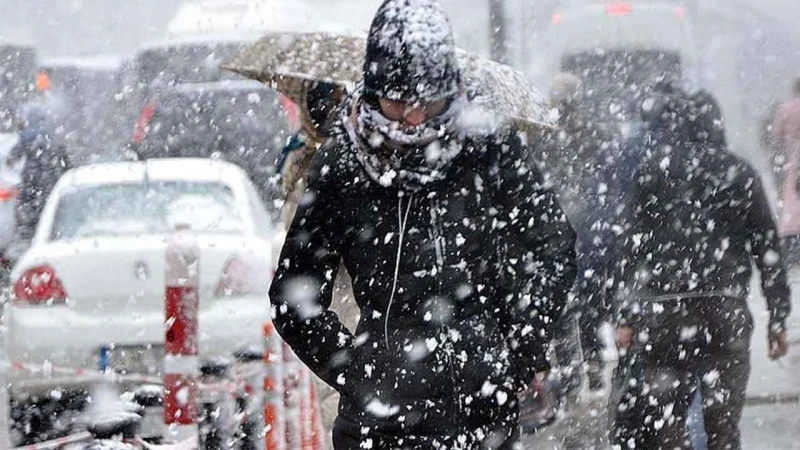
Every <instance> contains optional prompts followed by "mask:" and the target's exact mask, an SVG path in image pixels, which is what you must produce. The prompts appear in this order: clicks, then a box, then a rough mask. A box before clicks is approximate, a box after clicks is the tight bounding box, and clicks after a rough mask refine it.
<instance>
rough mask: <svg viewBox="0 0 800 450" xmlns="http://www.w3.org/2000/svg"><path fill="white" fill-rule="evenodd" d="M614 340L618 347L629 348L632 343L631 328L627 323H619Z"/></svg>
mask: <svg viewBox="0 0 800 450" xmlns="http://www.w3.org/2000/svg"><path fill="white" fill-rule="evenodd" d="M614 340H615V342H616V343H617V348H618V349H620V350H622V349H625V350H627V349H629V348H630V347H631V345H632V344H633V328H631V327H629V326H628V325H621V326H620V327H619V328H617V335H616V336H615V339H614Z"/></svg>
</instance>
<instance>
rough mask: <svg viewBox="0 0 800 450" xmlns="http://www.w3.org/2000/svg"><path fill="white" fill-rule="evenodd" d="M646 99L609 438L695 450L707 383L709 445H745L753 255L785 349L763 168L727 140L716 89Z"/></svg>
mask: <svg viewBox="0 0 800 450" xmlns="http://www.w3.org/2000/svg"><path fill="white" fill-rule="evenodd" d="M649 106H650V107H648V108H647V109H648V111H649V112H650V114H651V116H650V118H649V130H648V132H647V134H648V146H647V149H646V151H647V155H646V157H645V159H644V161H643V163H642V166H641V167H640V169H639V172H638V176H637V179H636V183H635V187H634V189H633V190H632V192H631V195H630V198H629V200H628V201H627V202H626V207H627V208H628V217H629V222H628V223H626V224H625V225H624V227H625V233H624V236H626V238H625V239H624V242H623V245H622V247H623V250H622V251H621V253H619V254H622V255H626V258H624V259H620V260H618V261H617V264H618V269H619V273H618V274H617V277H618V278H617V279H616V288H617V302H618V304H617V305H618V308H617V312H616V322H617V341H618V346H619V347H620V350H621V354H622V356H621V360H620V364H619V367H618V368H617V371H616V373H615V387H616V390H615V393H614V395H612V400H611V416H612V418H613V420H612V424H613V427H612V441H613V442H614V443H615V444H616V445H618V446H620V448H632V447H631V445H635V448H647V449H659V448H670V449H672V448H691V447H690V445H691V444H690V439H689V436H688V433H687V431H686V416H687V411H688V409H689V407H690V405H691V402H692V399H693V398H694V396H695V393H696V391H697V389H699V390H700V393H701V396H702V398H703V400H704V402H703V417H704V426H705V429H706V433H707V435H708V448H709V449H711V450H714V449H738V448H741V443H740V433H739V429H738V425H739V420H740V418H741V414H742V408H743V406H744V400H745V390H746V387H747V381H748V378H749V375H750V362H749V355H750V337H751V333H752V329H753V324H752V317H751V314H750V311H749V310H748V306H747V297H748V294H749V292H748V291H749V289H748V288H749V285H750V279H751V275H752V265H753V264H755V266H756V267H757V268H758V270H759V271H760V274H761V280H762V284H761V286H762V291H763V294H764V296H765V297H766V301H767V306H768V309H769V313H770V327H769V336H768V338H769V341H770V348H771V350H770V356H771V357H772V358H773V359H777V358H780V357H782V356H784V355H785V354H786V351H787V344H786V332H785V330H786V325H785V321H786V318H787V316H788V315H789V312H790V297H789V287H788V283H787V279H786V273H785V270H784V264H783V256H782V253H781V247H780V243H779V238H778V232H777V229H776V226H775V223H774V221H773V218H772V213H771V211H770V207H769V204H768V202H767V199H766V196H765V193H764V190H763V187H762V184H761V180H760V178H759V176H758V175H757V174H756V172H755V171H754V170H753V169H752V168H751V167H750V166H749V165H748V164H746V163H745V162H744V161H742V160H740V159H739V158H737V157H735V156H734V155H732V154H731V153H729V152H728V151H727V149H726V142H725V136H724V127H723V121H722V115H721V113H720V109H719V106H718V104H717V102H716V101H715V100H714V99H713V97H711V95H710V94H708V93H705V92H700V93H698V94H695V95H692V96H690V95H689V94H686V93H684V92H681V91H679V90H674V88H673V90H672V91H671V92H668V93H667V94H666V95H663V96H661V98H660V100H657V101H655V102H652V104H651V105H649Z"/></svg>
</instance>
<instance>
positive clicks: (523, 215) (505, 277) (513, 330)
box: [495, 136, 576, 387]
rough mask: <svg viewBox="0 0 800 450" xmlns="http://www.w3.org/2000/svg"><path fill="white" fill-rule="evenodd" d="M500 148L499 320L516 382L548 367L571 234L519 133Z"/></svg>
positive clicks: (571, 268)
mask: <svg viewBox="0 0 800 450" xmlns="http://www.w3.org/2000/svg"><path fill="white" fill-rule="evenodd" d="M499 153H500V161H499V163H498V165H499V167H500V168H501V170H500V181H499V183H500V186H501V188H500V190H499V191H500V192H499V193H500V195H501V197H502V199H501V201H500V202H501V203H502V204H504V207H503V211H502V212H501V213H500V216H499V217H497V218H496V220H495V227H499V228H501V229H503V230H505V233H503V234H502V235H503V236H504V237H505V239H504V242H502V243H500V246H501V247H503V248H502V252H501V260H500V262H499V263H500V265H501V269H502V273H501V276H500V284H501V286H500V289H499V293H500V295H501V296H502V297H503V298H502V303H501V305H502V306H501V308H502V314H501V320H502V322H503V326H504V328H505V329H506V340H507V343H508V345H509V348H510V350H511V355H510V357H509V358H510V362H511V366H512V368H513V370H514V371H515V376H516V381H517V382H519V383H520V387H521V386H527V385H529V384H530V382H532V381H533V379H534V377H535V376H536V373H537V372H540V371H544V370H547V369H549V365H548V363H547V358H546V354H547V348H548V346H549V343H550V340H551V339H552V335H553V331H554V328H555V323H556V322H557V321H558V320H559V318H560V316H561V312H562V311H563V309H564V306H565V305H566V301H567V294H568V292H569V291H570V289H571V288H572V284H573V282H574V281H575V275H576V262H575V258H576V256H575V240H576V236H575V231H574V230H573V228H572V226H571V225H570V223H569V221H568V220H567V217H566V215H565V214H564V212H563V211H562V209H561V206H560V205H559V204H558V200H557V199H556V196H555V194H554V193H553V192H552V191H551V190H549V189H546V188H545V187H544V186H543V184H542V176H541V174H540V173H539V171H538V170H537V169H535V167H534V166H533V164H531V163H530V162H529V160H528V158H527V157H526V154H527V149H526V147H525V146H524V145H523V144H522V143H521V141H520V140H519V138H518V137H516V136H515V137H514V138H513V139H511V141H510V143H508V144H504V145H503V147H502V151H500V152H499Z"/></svg>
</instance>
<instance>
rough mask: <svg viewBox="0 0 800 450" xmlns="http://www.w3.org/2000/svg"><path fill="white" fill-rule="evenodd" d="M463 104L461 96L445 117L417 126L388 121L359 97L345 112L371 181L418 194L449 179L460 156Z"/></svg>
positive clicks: (441, 116) (349, 130)
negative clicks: (459, 126) (460, 123)
mask: <svg viewBox="0 0 800 450" xmlns="http://www.w3.org/2000/svg"><path fill="white" fill-rule="evenodd" d="M463 102H464V100H463V99H462V98H461V97H458V98H456V99H455V100H453V101H452V102H451V103H450V105H449V106H448V108H447V110H445V111H444V112H443V113H442V114H440V115H439V116H437V117H433V118H431V119H429V120H428V121H426V122H425V123H423V124H422V125H419V126H417V127H413V128H407V127H402V126H400V124H399V123H397V122H394V121H391V120H389V119H387V118H386V117H385V116H384V115H383V114H381V112H380V111H379V110H378V109H377V108H375V107H374V106H372V105H370V104H369V103H368V102H365V101H364V99H363V98H362V97H361V94H360V93H357V94H356V95H355V96H354V97H353V100H352V104H351V105H350V107H348V108H345V109H344V111H343V113H342V114H343V121H344V124H345V128H346V129H347V133H348V135H349V137H350V139H351V140H352V142H353V144H354V147H355V151H356V157H357V159H358V161H359V162H360V163H361V165H362V166H363V167H364V170H365V171H366V172H367V174H368V175H369V176H370V178H372V180H373V181H375V182H376V183H378V184H380V185H381V186H384V187H397V188H400V189H405V190H411V191H419V190H421V189H424V188H425V187H427V186H429V185H430V184H432V183H435V182H438V181H442V180H444V179H445V178H446V176H447V173H448V171H449V169H450V167H451V166H452V162H453V160H455V159H456V157H457V156H458V155H459V154H460V153H461V149H462V142H461V137H460V135H459V133H458V131H457V119H458V115H459V112H460V111H461V109H462V107H463Z"/></svg>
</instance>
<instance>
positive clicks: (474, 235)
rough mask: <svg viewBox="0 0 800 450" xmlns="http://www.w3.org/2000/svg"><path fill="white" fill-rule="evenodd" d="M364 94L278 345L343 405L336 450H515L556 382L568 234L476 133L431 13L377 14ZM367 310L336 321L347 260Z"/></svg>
mask: <svg viewBox="0 0 800 450" xmlns="http://www.w3.org/2000/svg"><path fill="white" fill-rule="evenodd" d="M364 69H365V81H364V84H363V86H362V88H361V89H360V91H359V92H357V93H356V94H355V95H353V96H352V98H350V99H349V100H348V101H346V102H345V104H344V105H343V107H342V110H341V116H340V119H339V120H338V121H337V123H335V124H334V125H333V130H332V138H331V139H330V140H329V141H328V142H327V143H326V144H325V145H324V146H323V147H322V148H321V149H320V150H319V152H318V154H317V155H316V156H315V158H314V161H313V162H312V166H311V169H310V174H309V186H308V189H307V191H306V194H305V196H304V198H303V200H302V201H301V204H300V207H299V209H298V212H297V214H296V216H295V219H294V222H293V224H292V226H291V228H290V230H289V233H288V237H287V241H286V244H285V246H284V249H283V252H282V255H281V259H280V263H279V268H278V272H277V275H276V278H275V281H274V282H273V285H272V287H271V289H270V299H271V301H272V305H273V308H274V321H275V324H276V326H277V329H278V331H279V333H280V334H281V336H282V337H283V338H284V339H285V340H286V342H287V343H288V344H289V345H290V346H291V348H292V349H293V350H294V351H295V352H296V353H297V355H298V356H299V357H300V358H301V359H302V360H303V362H304V363H305V364H307V365H308V366H309V367H310V368H311V370H313V371H314V372H315V373H316V374H317V375H318V376H319V377H320V378H322V379H323V380H324V381H326V382H327V383H328V384H330V385H331V386H332V387H334V388H335V389H336V390H338V391H339V392H340V394H341V401H340V405H339V416H338V418H337V420H336V423H335V426H334V431H333V434H334V436H333V438H334V447H335V448H336V449H337V450H350V449H353V450H356V449H362V448H374V449H437V448H438V449H452V448H467V449H484V448H485V449H510V448H513V445H514V444H515V440H516V437H517V434H518V406H517V395H518V394H519V393H520V392H522V391H524V390H525V389H526V388H527V387H528V386H529V385H530V384H531V382H532V381H533V380H534V378H535V376H536V374H537V373H538V372H541V371H545V370H547V369H548V364H547V361H546V355H545V353H546V350H547V348H548V343H549V341H550V338H551V330H552V326H553V323H554V322H555V321H556V320H557V319H558V316H559V315H560V313H561V310H562V308H563V305H564V302H565V297H566V294H567V292H568V290H569V288H570V286H571V285H572V282H573V279H574V276H575V261H574V258H575V250H574V244H575V234H574V232H573V230H572V228H571V226H570V225H569V222H568V221H567V220H566V218H565V215H564V213H563V212H562V211H561V208H560V207H559V205H558V203H557V201H556V199H555V196H554V195H553V193H552V192H550V191H548V190H546V189H544V188H543V187H542V184H541V178H540V176H539V173H538V172H537V171H536V170H535V169H533V168H531V167H528V165H527V164H526V162H525V159H526V158H525V155H526V154H527V153H528V152H527V149H526V148H525V145H524V144H523V143H522V142H521V140H520V138H519V137H518V136H517V135H516V134H515V133H512V132H509V131H504V132H502V133H498V134H497V135H484V136H472V135H470V134H469V132H468V131H465V129H463V128H462V127H460V126H459V118H460V117H461V113H462V111H463V109H464V108H465V107H466V104H465V100H464V98H463V94H462V92H463V89H462V84H461V75H460V71H459V69H458V65H457V62H456V55H455V45H454V42H453V36H452V31H451V29H450V25H449V22H448V20H447V17H446V15H445V13H444V12H443V10H442V7H441V6H440V5H439V4H438V3H437V2H436V1H435V0H387V1H385V2H384V3H383V4H382V5H381V7H380V8H379V10H378V12H377V14H376V16H375V20H374V21H373V24H372V28H371V31H370V36H369V39H368V47H367V56H366V61H365V65H364ZM340 260H343V262H344V267H346V269H347V271H348V272H349V273H350V275H351V277H352V280H353V291H354V294H355V297H356V301H357V303H358V305H359V308H360V309H361V319H360V322H359V324H358V328H357V331H356V334H355V335H353V334H351V333H350V332H349V331H348V330H347V329H346V328H345V327H344V326H343V325H342V323H341V321H340V320H339V318H338V317H337V316H336V315H335V314H334V313H332V312H331V311H330V310H329V309H328V306H329V305H330V302H331V289H332V286H333V281H334V280H335V278H336V273H337V270H338V269H339V262H340Z"/></svg>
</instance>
